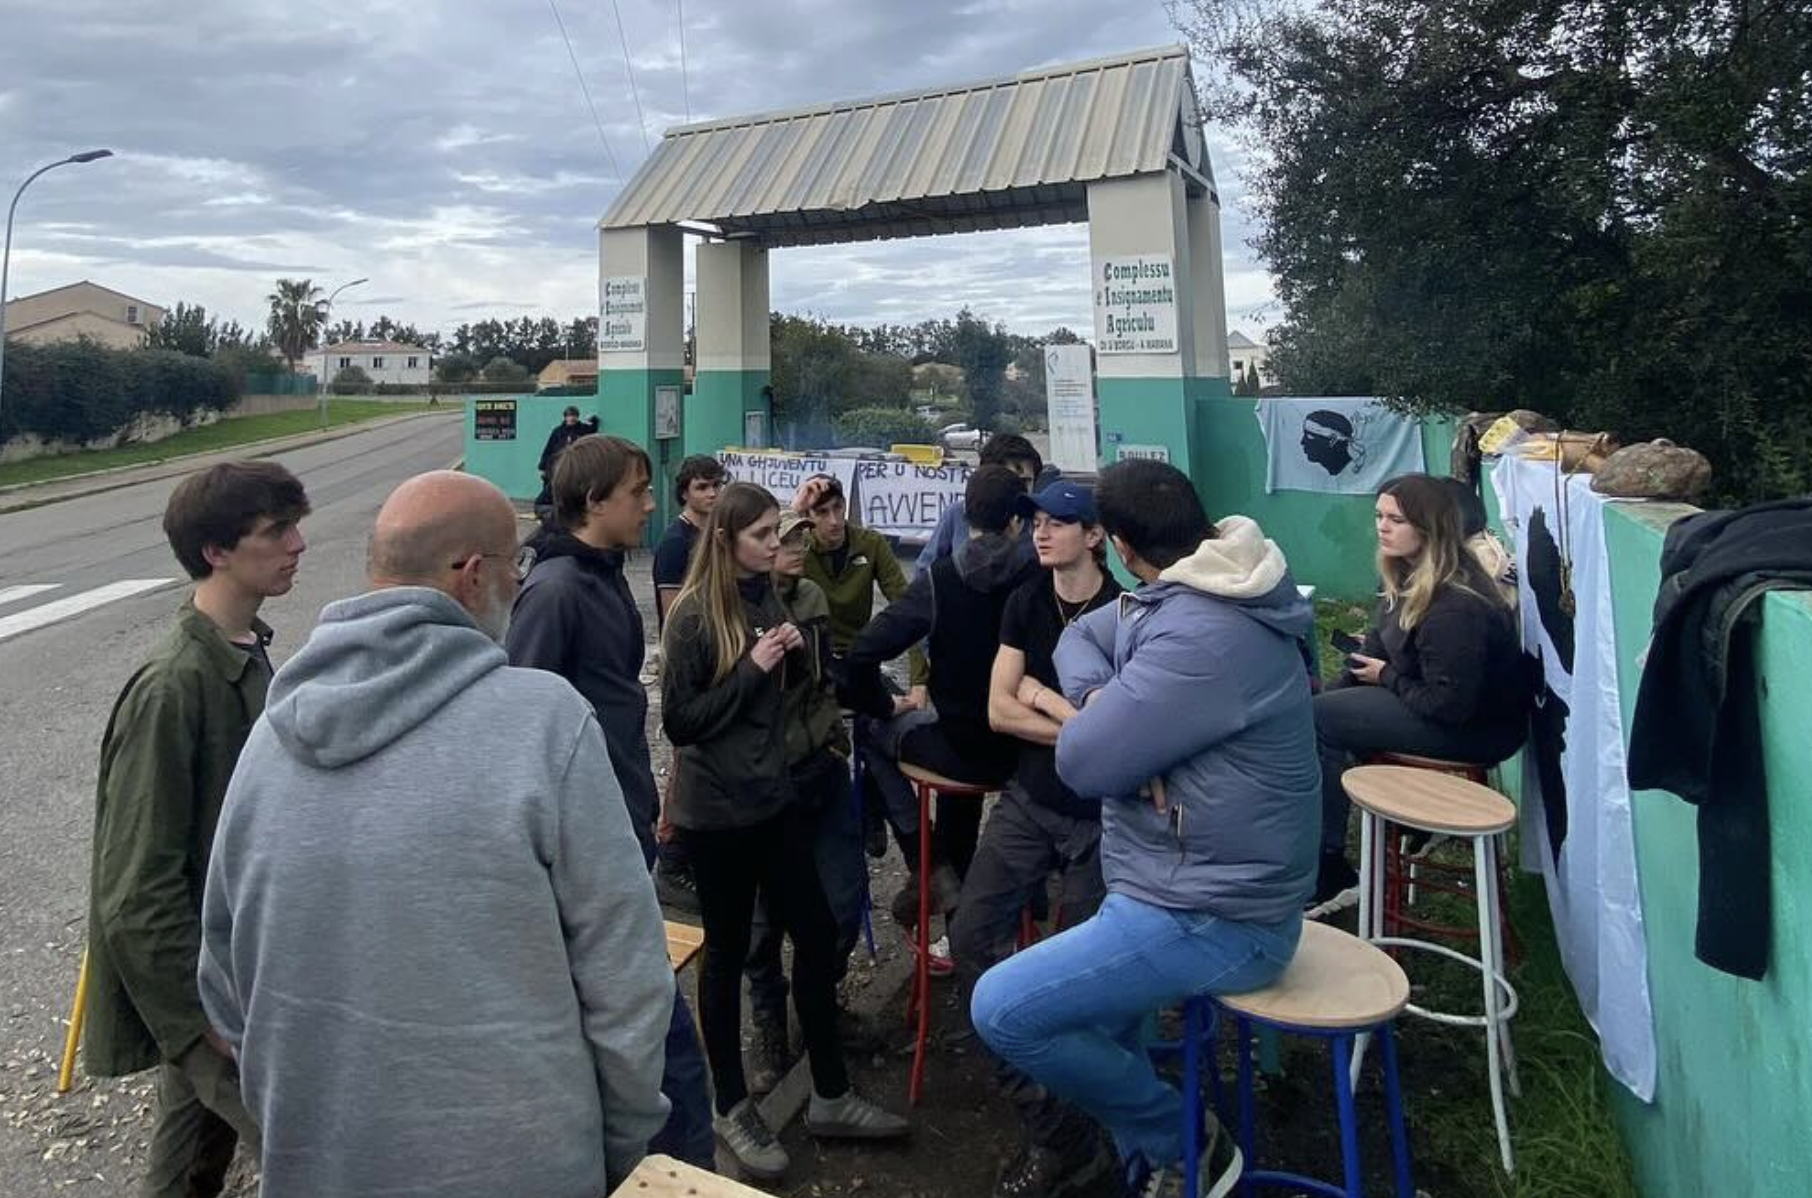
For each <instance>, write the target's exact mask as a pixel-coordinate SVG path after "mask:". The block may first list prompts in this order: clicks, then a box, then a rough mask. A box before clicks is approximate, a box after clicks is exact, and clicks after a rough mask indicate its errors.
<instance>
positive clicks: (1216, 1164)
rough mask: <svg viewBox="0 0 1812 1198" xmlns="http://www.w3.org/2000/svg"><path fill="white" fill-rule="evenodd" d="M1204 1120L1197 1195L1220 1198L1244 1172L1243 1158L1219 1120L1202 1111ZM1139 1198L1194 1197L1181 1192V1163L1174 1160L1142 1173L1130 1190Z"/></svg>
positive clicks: (1182, 1177) (1206, 1197)
mask: <svg viewBox="0 0 1812 1198" xmlns="http://www.w3.org/2000/svg"><path fill="white" fill-rule="evenodd" d="M1206 1115H1207V1119H1208V1128H1207V1133H1206V1134H1207V1137H1208V1146H1207V1147H1206V1148H1204V1149H1202V1158H1201V1167H1200V1168H1199V1170H1198V1171H1197V1176H1198V1177H1199V1178H1200V1181H1201V1189H1200V1190H1199V1191H1198V1194H1199V1198H1224V1196H1225V1195H1227V1194H1230V1193H1232V1192H1233V1187H1234V1186H1236V1185H1238V1184H1239V1177H1240V1174H1241V1173H1242V1172H1244V1171H1245V1160H1244V1158H1242V1157H1241V1156H1240V1151H1239V1149H1238V1148H1236V1147H1234V1145H1233V1137H1232V1136H1230V1135H1228V1134H1227V1133H1226V1131H1225V1129H1223V1128H1222V1127H1221V1121H1220V1120H1219V1119H1216V1118H1215V1117H1214V1112H1212V1111H1209V1112H1206ZM1134 1193H1136V1194H1138V1195H1139V1198H1196V1196H1195V1195H1189V1194H1186V1193H1185V1178H1184V1176H1183V1163H1182V1162H1181V1161H1178V1162H1177V1163H1176V1164H1174V1165H1170V1166H1168V1167H1166V1168H1163V1169H1154V1170H1152V1171H1151V1172H1150V1173H1148V1174H1146V1176H1145V1180H1144V1183H1143V1184H1142V1185H1141V1186H1140V1187H1139V1188H1138V1189H1137V1190H1135V1191H1134Z"/></svg>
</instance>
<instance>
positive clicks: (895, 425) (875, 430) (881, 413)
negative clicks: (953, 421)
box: [836, 408, 937, 449]
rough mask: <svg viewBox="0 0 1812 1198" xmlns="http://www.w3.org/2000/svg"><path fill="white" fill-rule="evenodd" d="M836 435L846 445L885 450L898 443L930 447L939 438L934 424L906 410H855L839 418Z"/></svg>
mask: <svg viewBox="0 0 1812 1198" xmlns="http://www.w3.org/2000/svg"><path fill="white" fill-rule="evenodd" d="M836 431H837V438H838V440H840V441H842V442H843V444H845V445H872V446H877V447H879V448H881V449H885V448H887V447H888V446H889V445H892V444H894V443H896V442H906V443H908V444H916V445H929V444H931V443H932V442H933V441H935V440H936V438H937V430H936V429H934V428H933V427H932V426H931V422H930V421H928V420H924V419H921V418H920V417H919V416H918V415H916V414H915V413H912V412H909V411H907V410H906V409H904V408H853V409H851V410H850V411H847V412H845V413H843V414H842V415H841V416H839V417H837V419H836Z"/></svg>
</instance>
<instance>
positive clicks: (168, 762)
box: [83, 599, 270, 1077]
mask: <svg viewBox="0 0 1812 1198" xmlns="http://www.w3.org/2000/svg"><path fill="white" fill-rule="evenodd" d="M254 628H255V630H256V631H257V634H258V636H259V637H260V638H261V639H262V640H263V641H264V642H265V643H267V644H268V643H269V641H270V629H269V628H268V627H266V626H265V625H264V624H262V623H258V622H255V623H254ZM269 683H270V678H269V676H268V675H267V674H266V672H265V670H264V669H263V667H262V666H261V665H260V664H257V663H256V661H255V658H254V655H253V654H251V653H248V652H246V651H245V650H244V649H241V648H239V647H237V646H235V645H234V644H233V643H232V642H231V641H229V640H228V639H227V638H226V636H225V634H223V633H222V632H221V631H220V629H219V627H218V626H217V625H216V624H215V623H214V622H213V621H212V620H210V619H209V618H208V617H207V616H205V615H203V614H202V613H201V612H200V611H198V610H196V608H195V603H194V600H193V599H190V600H189V601H188V602H186V603H184V604H183V606H182V610H181V612H180V613H179V614H178V616H177V620H176V627H175V628H173V629H171V630H170V634H169V635H168V636H167V637H165V639H164V641H163V644H161V645H160V646H159V647H158V648H157V650H156V651H155V652H154V653H153V654H152V655H151V658H150V660H149V661H147V662H146V663H145V664H144V665H143V666H141V667H140V668H139V670H138V672H137V673H135V674H133V675H132V678H131V679H130V680H129V681H128V682H127V683H126V686H125V689H124V690H122V691H121V692H120V697H119V698H118V699H117V700H116V701H115V702H114V705H113V714H112V716H111V717H109V719H108V721H107V732H106V735H105V736H104V737H103V738H102V741H101V774H100V781H99V783H98V784H97V785H96V787H95V812H94V856H93V863H92V866H91V871H90V877H89V907H88V1017H87V1025H86V1029H85V1036H84V1044H83V1055H84V1059H85V1060H86V1061H87V1064H88V1069H89V1071H90V1072H92V1073H95V1074H97V1075H100V1076H103V1077H118V1076H121V1075H124V1074H128V1073H136V1072H138V1071H139V1070H141V1069H148V1068H150V1067H151V1066H152V1065H155V1064H157V1063H158V1061H159V1060H168V1061H174V1060H176V1059H177V1058H178V1057H180V1056H182V1054H183V1053H184V1052H185V1051H186V1050H187V1049H188V1048H189V1047H191V1046H192V1045H193V1044H194V1043H195V1042H196V1041H197V1040H198V1039H200V1038H201V1035H202V1033H203V1032H205V1031H206V1030H207V1027H208V1019H207V1015H206V1014H204V1013H203V1011H202V1009H201V995H200V992H199V991H198V989H197V987H196V982H195V970H196V965H197V962H198V959H199V957H200V952H201V894H202V887H203V885H204V884H205V882H206V880H207V876H208V851H209V849H210V848H212V846H213V843H214V828H215V825H216V824H217V823H218V822H219V819H220V807H221V803H222V801H223V800H224V799H225V798H226V789H227V781H228V779H230V778H231V777H232V775H233V765H234V763H235V762H236V761H238V760H239V750H240V748H241V747H242V746H243V745H244V744H245V738H246V736H247V734H249V733H250V732H251V730H252V724H253V723H254V722H255V721H256V720H257V718H258V716H259V714H260V713H261V712H263V710H264V695H265V690H266V688H267V687H268V686H269Z"/></svg>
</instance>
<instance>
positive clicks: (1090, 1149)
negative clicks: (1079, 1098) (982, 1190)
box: [994, 1136, 1110, 1198]
mask: <svg viewBox="0 0 1812 1198" xmlns="http://www.w3.org/2000/svg"><path fill="white" fill-rule="evenodd" d="M1109 1163H1110V1162H1109V1159H1108V1155H1107V1151H1106V1149H1105V1148H1103V1146H1102V1144H1101V1141H1100V1140H1099V1139H1098V1138H1097V1137H1094V1136H1089V1137H1087V1138H1085V1139H1083V1140H1080V1141H1078V1142H1077V1144H1076V1147H1075V1149H1074V1150H1072V1151H1070V1152H1067V1153H1066V1152H1060V1151H1058V1150H1057V1149H1055V1148H1046V1147H1045V1146H1044V1145H1043V1144H1030V1145H1027V1146H1026V1147H1024V1148H1021V1149H1020V1150H1019V1154H1018V1155H1017V1156H1015V1157H1014V1158H1013V1159H1012V1160H1010V1161H1008V1162H1007V1164H1006V1166H1005V1167H1004V1168H1002V1169H1001V1171H1000V1174H999V1176H997V1177H996V1178H995V1179H994V1198H1061V1196H1062V1195H1064V1194H1072V1193H1075V1192H1076V1191H1078V1190H1080V1189H1082V1188H1083V1187H1085V1186H1087V1185H1088V1184H1089V1183H1090V1182H1092V1181H1094V1180H1095V1178H1097V1177H1099V1176H1101V1174H1103V1173H1104V1172H1106V1171H1107V1168H1108V1165H1109Z"/></svg>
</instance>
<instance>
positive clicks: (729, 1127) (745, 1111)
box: [711, 1098, 792, 1181]
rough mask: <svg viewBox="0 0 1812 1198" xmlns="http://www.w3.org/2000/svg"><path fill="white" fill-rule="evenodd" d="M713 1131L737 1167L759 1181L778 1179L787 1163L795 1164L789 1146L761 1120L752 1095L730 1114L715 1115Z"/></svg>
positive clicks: (784, 1173) (784, 1172)
mask: <svg viewBox="0 0 1812 1198" xmlns="http://www.w3.org/2000/svg"><path fill="white" fill-rule="evenodd" d="M711 1131H712V1132H713V1134H715V1135H716V1137H717V1145H718V1147H719V1148H722V1149H723V1150H724V1151H725V1152H727V1153H729V1154H730V1156H731V1157H732V1158H733V1159H734V1160H735V1161H736V1164H737V1167H738V1168H740V1169H741V1170H742V1171H743V1172H744V1173H745V1174H747V1175H748V1176H750V1177H753V1178H754V1179H755V1180H757V1181H779V1180H780V1179H781V1178H782V1177H784V1176H785V1175H786V1170H787V1166H788V1165H790V1164H792V1161H791V1160H789V1159H788V1158H787V1155H786V1149H784V1148H782V1147H781V1146H780V1141H779V1140H777V1139H775V1138H774V1133H773V1131H771V1130H770V1129H769V1128H768V1125H767V1124H766V1123H764V1122H762V1119H761V1112H760V1111H758V1110H756V1109H755V1100H754V1099H753V1098H745V1099H743V1100H742V1101H741V1102H739V1103H737V1104H736V1105H735V1106H734V1107H733V1108H731V1110H730V1113H729V1114H727V1115H717V1116H715V1117H713V1118H712V1120H711Z"/></svg>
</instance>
